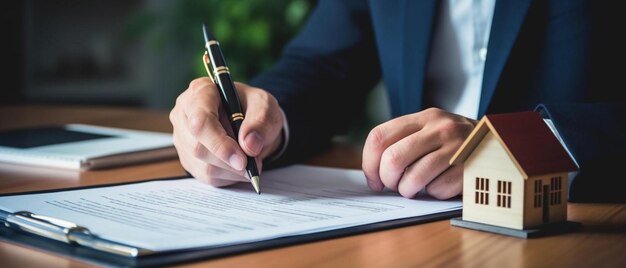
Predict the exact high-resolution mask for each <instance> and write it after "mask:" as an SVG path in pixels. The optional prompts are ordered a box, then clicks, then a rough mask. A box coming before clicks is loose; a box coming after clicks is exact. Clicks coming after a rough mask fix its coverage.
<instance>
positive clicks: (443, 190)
mask: <svg viewBox="0 0 626 268" xmlns="http://www.w3.org/2000/svg"><path fill="white" fill-rule="evenodd" d="M462 191H463V166H462V165H457V166H451V167H450V168H448V169H447V170H446V171H444V172H443V173H442V174H441V175H439V176H438V177H437V179H435V180H434V181H432V182H431V183H430V184H428V185H426V192H427V193H428V194H429V195H431V196H433V197H435V198H437V199H441V200H443V199H449V198H452V197H455V196H457V195H459V194H460V193H461V192H462Z"/></svg>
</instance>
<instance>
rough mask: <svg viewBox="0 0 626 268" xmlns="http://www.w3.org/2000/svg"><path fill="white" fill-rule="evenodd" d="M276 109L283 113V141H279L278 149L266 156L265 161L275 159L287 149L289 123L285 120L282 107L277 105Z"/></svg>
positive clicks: (285, 116)
mask: <svg viewBox="0 0 626 268" xmlns="http://www.w3.org/2000/svg"><path fill="white" fill-rule="evenodd" d="M278 109H279V110H280V113H281V114H282V115H283V131H282V136H283V141H282V142H281V144H280V147H279V149H278V151H276V152H275V153H274V154H273V155H272V156H270V157H268V159H267V161H269V162H273V161H276V160H277V159H279V158H280V157H281V156H283V154H284V153H285V151H286V150H287V145H288V144H289V123H288V121H287V115H285V112H284V111H283V109H282V108H280V107H279V108H278Z"/></svg>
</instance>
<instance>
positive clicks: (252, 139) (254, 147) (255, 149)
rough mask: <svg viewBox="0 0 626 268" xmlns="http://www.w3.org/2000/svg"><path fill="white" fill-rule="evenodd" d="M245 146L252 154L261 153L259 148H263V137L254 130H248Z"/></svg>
mask: <svg viewBox="0 0 626 268" xmlns="http://www.w3.org/2000/svg"><path fill="white" fill-rule="evenodd" d="M245 142H246V147H248V149H250V151H252V153H253V154H255V155H258V154H259V153H261V149H263V138H261V136H260V135H259V134H258V133H257V132H256V131H252V132H250V133H249V134H248V135H247V136H246V138H245Z"/></svg>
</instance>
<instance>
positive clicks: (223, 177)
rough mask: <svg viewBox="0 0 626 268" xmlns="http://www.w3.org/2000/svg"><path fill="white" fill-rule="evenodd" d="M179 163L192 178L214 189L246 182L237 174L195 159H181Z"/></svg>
mask: <svg viewBox="0 0 626 268" xmlns="http://www.w3.org/2000/svg"><path fill="white" fill-rule="evenodd" d="M181 163H182V164H183V167H185V169H186V170H187V171H188V172H189V173H191V175H193V177H194V178H196V179H197V180H199V181H201V182H204V183H206V184H209V185H211V186H214V187H224V186H228V185H232V184H235V183H237V182H243V181H247V180H246V179H245V178H244V177H241V175H239V174H235V173H232V172H229V171H228V170H225V169H222V168H219V167H216V166H213V165H209V164H207V163H204V162H202V161H199V160H198V159H195V158H181Z"/></svg>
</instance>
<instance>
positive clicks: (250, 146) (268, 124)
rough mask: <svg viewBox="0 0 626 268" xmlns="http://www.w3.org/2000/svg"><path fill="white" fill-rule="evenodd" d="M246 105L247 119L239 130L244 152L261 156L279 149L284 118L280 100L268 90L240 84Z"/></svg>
mask: <svg viewBox="0 0 626 268" xmlns="http://www.w3.org/2000/svg"><path fill="white" fill-rule="evenodd" d="M238 88H241V91H243V92H244V93H243V94H240V96H242V97H241V99H242V102H243V103H245V104H246V105H245V106H246V110H245V111H246V112H245V119H244V120H243V123H242V125H241V129H240V131H239V143H240V144H241V148H242V149H243V150H244V152H245V153H246V154H248V155H250V156H253V157H258V156H260V157H261V158H263V157H265V156H267V155H269V154H270V153H271V152H273V151H274V150H276V149H277V147H278V145H279V143H280V142H277V141H279V139H280V138H281V137H280V133H281V131H282V128H283V122H284V120H285V119H284V118H283V115H282V113H281V112H280V108H279V106H278V102H277V101H276V99H275V98H274V97H273V96H272V95H271V94H269V93H268V92H266V91H264V90H262V89H258V88H252V87H249V86H246V85H243V84H238Z"/></svg>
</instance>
